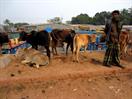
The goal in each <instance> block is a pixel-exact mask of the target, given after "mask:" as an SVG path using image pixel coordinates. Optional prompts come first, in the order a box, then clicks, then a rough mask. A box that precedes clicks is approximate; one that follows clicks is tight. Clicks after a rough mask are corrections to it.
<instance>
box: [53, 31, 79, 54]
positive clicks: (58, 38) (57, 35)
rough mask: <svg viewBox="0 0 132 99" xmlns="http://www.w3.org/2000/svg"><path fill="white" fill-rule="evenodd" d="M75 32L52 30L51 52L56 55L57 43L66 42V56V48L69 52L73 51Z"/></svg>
mask: <svg viewBox="0 0 132 99" xmlns="http://www.w3.org/2000/svg"><path fill="white" fill-rule="evenodd" d="M75 34H76V33H75V31H74V30H71V29H54V30H53V31H52V32H51V37H52V52H53V54H56V55H57V49H56V48H57V46H58V45H59V43H63V42H66V43H67V48H66V54H68V48H69V46H70V47H71V51H73V38H74V36H75ZM54 51H55V53H54Z"/></svg>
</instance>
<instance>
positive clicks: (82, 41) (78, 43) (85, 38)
mask: <svg viewBox="0 0 132 99" xmlns="http://www.w3.org/2000/svg"><path fill="white" fill-rule="evenodd" d="M90 38H91V37H90V35H88V34H76V35H75V37H74V40H73V46H74V49H73V59H74V61H75V62H79V51H80V48H81V47H82V46H83V47H84V51H85V52H86V49H87V47H88V44H89V43H90Z"/></svg>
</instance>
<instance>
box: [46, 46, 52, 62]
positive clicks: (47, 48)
mask: <svg viewBox="0 0 132 99" xmlns="http://www.w3.org/2000/svg"><path fill="white" fill-rule="evenodd" d="M45 49H46V52H47V56H48V58H49V60H50V58H51V56H50V49H49V46H45Z"/></svg>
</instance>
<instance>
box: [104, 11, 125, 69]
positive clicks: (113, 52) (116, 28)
mask: <svg viewBox="0 0 132 99" xmlns="http://www.w3.org/2000/svg"><path fill="white" fill-rule="evenodd" d="M121 29H122V25H121V23H120V12H119V11H118V10H115V11H113V12H112V19H111V20H110V21H109V22H108V23H107V24H106V26H105V33H106V35H107V36H106V40H107V46H108V48H107V49H106V53H105V56H104V61H103V65H104V66H107V67H111V65H114V66H118V67H121V68H124V67H123V66H122V65H121V64H120V56H119V55H120V45H119V35H120V32H121Z"/></svg>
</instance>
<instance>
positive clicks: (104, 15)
mask: <svg viewBox="0 0 132 99" xmlns="http://www.w3.org/2000/svg"><path fill="white" fill-rule="evenodd" d="M120 13H121V21H122V22H123V24H125V25H132V8H129V9H123V10H121V11H120ZM110 17H111V12H106V11H102V12H100V13H96V14H95V16H94V17H89V16H88V15H87V14H80V15H77V16H76V17H72V20H71V24H93V25H104V24H105V22H106V20H107V19H110Z"/></svg>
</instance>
